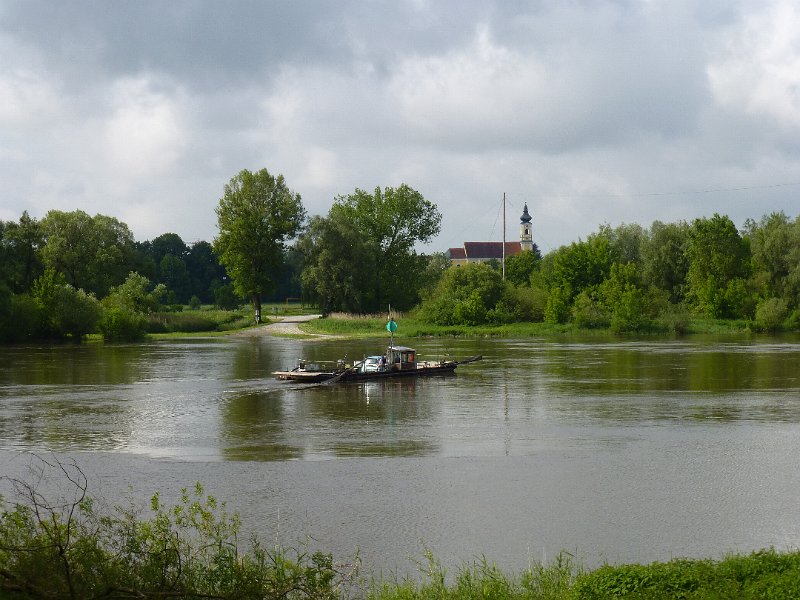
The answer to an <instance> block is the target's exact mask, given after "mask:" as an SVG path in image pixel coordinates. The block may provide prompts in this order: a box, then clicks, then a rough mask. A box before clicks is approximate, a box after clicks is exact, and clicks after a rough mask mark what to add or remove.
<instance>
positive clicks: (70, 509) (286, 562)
mask: <svg viewBox="0 0 800 600" xmlns="http://www.w3.org/2000/svg"><path fill="white" fill-rule="evenodd" d="M42 462H43V463H44V466H42V467H39V469H38V472H37V473H34V480H38V481H42V479H43V478H45V477H46V476H47V472H48V470H52V471H54V472H59V471H58V470H60V472H61V473H63V475H64V476H65V478H66V479H67V481H68V482H69V483H70V485H69V489H67V490H63V491H61V492H60V494H61V497H62V498H64V499H68V500H60V499H58V500H54V499H49V498H46V497H45V496H44V495H43V494H42V492H41V490H39V489H37V487H36V486H35V485H32V484H29V483H27V482H25V481H20V480H13V481H12V484H13V487H14V489H15V490H16V491H17V493H18V495H19V500H18V501H17V502H16V503H15V504H13V505H9V504H7V503H3V504H4V506H3V507H2V508H3V509H4V510H3V512H2V514H0V566H2V569H0V589H2V590H3V591H2V597H3V598H19V599H20V600H23V599H25V600H27V599H32V598H120V599H121V598H237V599H241V600H248V599H251V598H252V599H256V598H258V599H265V598H274V599H277V598H287V599H289V598H290V599H296V600H301V599H306V598H307V599H315V600H316V599H318V600H332V599H334V598H340V597H344V596H345V594H346V591H342V590H341V588H342V586H343V585H345V584H347V583H348V581H349V578H351V577H352V576H353V575H354V574H355V569H356V567H357V564H356V565H346V566H344V567H343V568H339V567H336V566H334V564H333V560H332V557H331V555H329V554H324V553H321V552H317V553H314V554H307V553H304V552H299V551H298V552H290V551H287V550H285V549H283V548H280V547H276V548H274V549H269V550H268V549H265V548H264V547H262V546H261V545H260V544H259V543H258V542H257V541H253V542H252V544H251V547H250V552H248V553H243V552H241V551H240V548H239V542H238V536H239V529H240V521H239V517H238V515H236V514H229V513H228V512H227V510H226V507H225V503H224V502H218V501H217V500H216V499H215V498H214V497H213V496H207V495H205V494H204V491H203V488H202V486H201V485H200V484H197V485H195V487H194V490H192V491H189V490H187V489H184V490H183V491H182V493H181V498H180V502H178V503H177V504H175V505H174V506H168V505H164V504H163V502H162V500H161V497H160V495H159V494H155V495H154V496H153V498H152V500H151V505H150V516H149V518H146V517H145V518H143V517H141V516H140V510H139V509H138V508H137V507H135V506H133V504H132V505H131V506H130V507H129V508H117V509H116V510H115V511H114V512H111V513H110V514H103V513H100V512H98V511H97V510H96V509H95V508H94V503H93V502H92V499H91V497H90V496H89V495H88V494H87V489H88V482H87V480H86V477H85V476H84V474H83V473H82V472H81V470H80V469H79V468H78V467H77V466H76V465H75V463H71V462H59V461H55V463H47V462H44V461H42ZM62 487H66V486H62ZM337 569H341V570H337Z"/></svg>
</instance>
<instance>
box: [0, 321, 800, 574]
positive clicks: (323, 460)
mask: <svg viewBox="0 0 800 600" xmlns="http://www.w3.org/2000/svg"><path fill="white" fill-rule="evenodd" d="M402 343H406V344H408V345H412V346H414V347H416V348H417V350H418V353H419V355H420V360H425V359H434V358H439V357H443V356H447V355H449V356H451V357H454V358H458V357H467V356H471V355H474V354H478V353H480V354H483V355H484V360H483V361H482V362H478V363H474V364H471V365H466V366H464V367H462V368H460V369H459V370H458V373H457V374H456V375H455V376H450V377H431V378H425V379H419V380H403V381H387V382H368V383H361V384H340V385H331V386H302V385H298V384H292V383H282V382H278V381H275V380H273V379H272V378H271V377H270V373H271V372H272V371H273V370H278V369H285V368H287V367H290V366H292V365H293V364H294V363H295V361H296V359H297V358H299V357H301V356H302V357H303V358H305V359H307V360H309V361H321V360H335V359H337V358H340V357H341V356H342V355H343V354H345V353H347V354H349V356H350V357H351V358H352V357H357V358H360V357H361V356H363V355H365V354H375V353H377V351H378V350H379V346H380V344H381V342H376V341H352V342H351V341H341V340H324V341H319V340H313V341H308V340H295V339H284V338H269V337H264V338H257V337H256V338H237V337H226V338H209V339H184V340H179V341H157V342H148V343H142V344H130V345H122V344H121V345H102V344H84V345H80V346H71V345H54V346H50V345H42V346H14V347H5V348H0V473H2V474H8V475H14V476H19V475H20V474H22V473H24V471H25V468H26V466H27V465H28V464H30V462H31V460H32V459H31V456H30V454H29V453H31V452H33V453H36V454H38V455H40V456H42V455H43V456H49V453H55V455H56V456H57V457H59V458H61V459H74V460H76V462H77V463H78V464H79V465H80V466H81V468H82V469H83V470H84V472H85V473H86V474H87V476H88V477H89V482H90V492H91V493H92V494H94V495H96V496H98V497H100V498H101V499H103V500H104V501H105V502H107V503H108V504H109V505H113V504H115V503H119V502H121V501H122V499H124V498H126V497H128V496H130V497H132V498H133V499H134V501H135V502H138V503H141V504H142V505H144V504H145V501H146V499H147V498H148V497H149V496H150V494H152V493H153V492H155V491H160V492H161V493H162V498H165V499H173V500H177V494H178V490H179V489H180V488H181V487H186V486H192V485H193V484H194V482H196V481H200V482H202V483H203V484H204V486H205V489H206V491H207V492H208V493H210V494H213V495H215V496H216V497H218V498H220V499H224V500H226V501H227V502H228V505H229V507H230V508H232V509H234V510H237V511H239V512H240V513H241V515H242V519H243V522H244V525H245V529H247V530H248V531H252V532H255V533H256V534H257V535H258V536H259V537H260V538H261V539H262V540H265V541H267V542H272V541H275V540H277V541H279V542H281V543H282V544H284V545H287V546H294V547H308V548H311V549H323V550H325V551H329V552H333V553H334V555H335V557H336V559H337V560H341V561H347V560H348V559H349V557H352V556H353V555H354V554H356V553H357V552H358V553H359V554H360V556H361V559H362V560H363V562H364V567H365V570H366V571H367V572H372V573H383V574H384V575H386V574H391V573H397V574H407V573H413V572H414V570H415V569H416V563H415V561H417V560H419V559H420V558H421V557H422V555H423V552H424V551H425V549H430V550H431V551H432V552H433V554H434V555H435V556H436V557H437V558H438V559H439V560H440V561H441V562H442V563H443V564H444V565H445V566H448V567H453V566H458V565H462V564H466V563H470V562H472V561H473V560H476V559H480V558H481V557H486V558H487V559H489V560H490V561H494V562H496V563H497V564H498V565H499V566H501V567H502V568H504V569H508V570H509V571H519V570H521V569H524V568H526V567H527V566H528V564H529V563H530V562H531V561H542V560H543V561H549V560H552V559H553V557H554V556H555V555H556V554H557V553H558V552H560V551H562V550H564V551H567V552H569V553H571V554H573V555H574V556H576V557H577V560H578V562H580V563H581V564H583V565H585V566H588V567H593V566H597V565H599V564H602V563H603V562H634V561H635V562H649V561H653V560H669V559H670V558H674V557H717V558H718V557H721V556H722V555H723V554H724V553H726V552H749V551H751V550H755V549H759V548H764V547H769V546H774V547H776V548H779V549H786V548H794V547H796V546H797V540H798V539H800V511H798V510H797V498H798V496H800V467H798V456H799V455H800V338H797V337H785V338H766V337H764V338H760V337H759V338H755V337H754V338H744V337H742V338H713V337H691V338H687V339H684V340H675V341H673V340H664V341H661V340H657V339H656V340H644V341H642V340H615V339H604V338H591V339H582V340H581V339H568V340H567V339H525V340H488V339H424V340H402Z"/></svg>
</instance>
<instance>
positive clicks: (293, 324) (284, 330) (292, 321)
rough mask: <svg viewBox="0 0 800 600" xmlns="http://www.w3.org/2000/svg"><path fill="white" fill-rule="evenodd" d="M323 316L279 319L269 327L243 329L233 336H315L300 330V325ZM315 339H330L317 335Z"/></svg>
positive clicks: (298, 316)
mask: <svg viewBox="0 0 800 600" xmlns="http://www.w3.org/2000/svg"><path fill="white" fill-rule="evenodd" d="M320 316H321V315H292V316H288V317H277V318H278V319H279V320H278V321H277V322H275V323H270V324H269V325H261V326H259V327H252V328H250V329H243V330H241V331H237V332H236V333H234V334H233V335H238V336H245V337H253V336H260V335H314V334H308V333H305V332H304V331H301V330H300V327H299V326H298V325H299V324H300V323H306V322H308V321H313V320H314V319H319V318H320ZM315 337H328V336H322V335H315Z"/></svg>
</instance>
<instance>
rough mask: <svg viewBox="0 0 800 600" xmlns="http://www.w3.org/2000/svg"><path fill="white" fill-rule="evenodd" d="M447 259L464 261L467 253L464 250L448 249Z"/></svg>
mask: <svg viewBox="0 0 800 600" xmlns="http://www.w3.org/2000/svg"><path fill="white" fill-rule="evenodd" d="M447 258H449V259H450V260H458V259H464V258H467V253H466V252H464V249H463V248H448V250H447Z"/></svg>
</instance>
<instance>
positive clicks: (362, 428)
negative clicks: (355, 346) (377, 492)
mask: <svg viewBox="0 0 800 600" xmlns="http://www.w3.org/2000/svg"><path fill="white" fill-rule="evenodd" d="M417 385H418V383H417V382H416V381H414V380H394V381H381V382H365V383H359V384H342V385H330V386H326V385H312V386H299V385H294V386H293V385H291V384H290V385H288V386H285V387H283V386H280V387H277V388H276V387H275V386H272V388H271V389H270V390H269V391H266V392H255V393H253V392H241V393H239V392H235V393H229V394H227V395H226V397H225V398H224V400H223V408H222V414H221V425H222V442H223V443H222V454H223V456H224V457H225V458H226V459H228V460H290V459H301V458H302V459H312V460H322V459H329V458H335V457H345V456H422V455H425V454H430V453H432V452H433V451H434V450H435V445H434V444H432V443H431V442H430V441H428V440H425V439H418V433H417V432H416V431H415V428H414V422H415V421H416V420H420V419H423V420H424V419H426V418H429V417H430V416H431V415H430V410H429V408H427V407H426V403H424V402H418V401H417V399H416V390H417Z"/></svg>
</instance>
